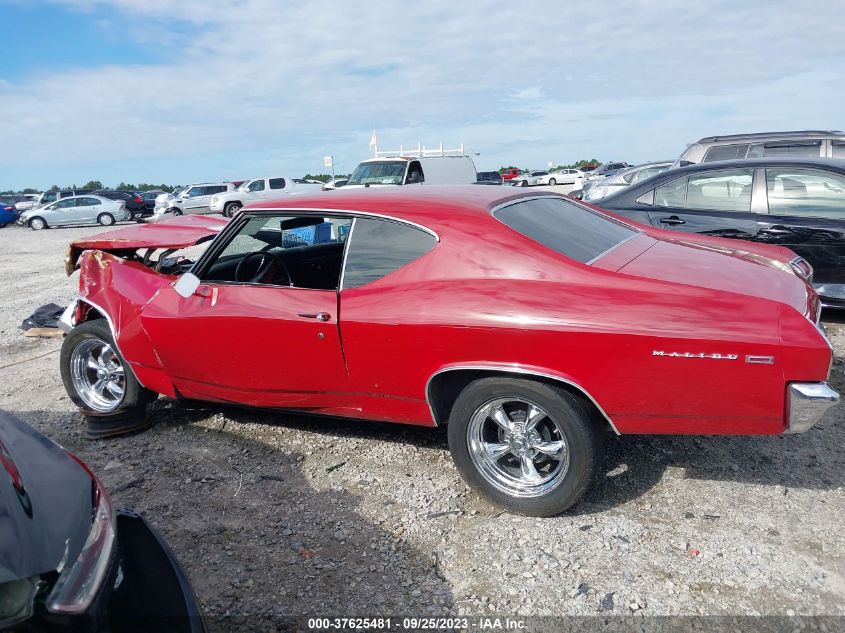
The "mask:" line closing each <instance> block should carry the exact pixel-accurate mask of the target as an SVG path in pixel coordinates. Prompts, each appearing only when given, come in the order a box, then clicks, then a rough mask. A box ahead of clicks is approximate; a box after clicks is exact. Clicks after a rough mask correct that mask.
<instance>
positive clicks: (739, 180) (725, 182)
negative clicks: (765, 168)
mask: <svg viewBox="0 0 845 633" xmlns="http://www.w3.org/2000/svg"><path fill="white" fill-rule="evenodd" d="M753 179H754V170H752V169H732V170H725V171H713V172H704V173H701V174H694V175H691V176H690V177H689V179H688V180H689V183H688V185H687V204H686V208H687V209H702V210H710V209H712V210H715V211H745V212H748V211H751V181H752V180H753Z"/></svg>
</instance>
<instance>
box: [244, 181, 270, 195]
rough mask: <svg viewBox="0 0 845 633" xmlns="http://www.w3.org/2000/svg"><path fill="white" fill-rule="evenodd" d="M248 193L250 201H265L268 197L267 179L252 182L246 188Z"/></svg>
mask: <svg viewBox="0 0 845 633" xmlns="http://www.w3.org/2000/svg"><path fill="white" fill-rule="evenodd" d="M246 190H247V191H248V192H249V197H250V199H251V200H266V199H267V198H268V197H269V189H268V188H267V179H266V178H262V179H260V180H253V181H252V182H251V183H249V186H248V187H247V188H246Z"/></svg>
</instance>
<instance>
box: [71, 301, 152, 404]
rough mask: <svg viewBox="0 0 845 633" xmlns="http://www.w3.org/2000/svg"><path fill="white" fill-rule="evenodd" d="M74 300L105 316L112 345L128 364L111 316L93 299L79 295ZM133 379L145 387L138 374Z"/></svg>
mask: <svg viewBox="0 0 845 633" xmlns="http://www.w3.org/2000/svg"><path fill="white" fill-rule="evenodd" d="M76 301H81V302H82V303H87V304H88V305H89V306H91V307H92V308H94V309H95V310H97V312H99V313H100V314H102V315H103V316H104V317H105V318H106V322H107V323H108V324H109V329H110V330H111V337H112V338H113V339H114V346H115V347H116V348H117V351H118V353H119V354H120V355H121V356H122V357H123V360H125V361H126V363H127V364H129V360H128V359H127V358H126V356H125V355H124V353H123V350H122V349H120V344H119V343H118V342H117V330H116V329H115V327H114V321H112V318H111V316H109V313H108V312H106V311H105V310H103V308H102V307H100V306H99V305H97V304H96V303H94V302H93V301H91V300H90V299H88V298H87V297H79V298H78V299H76ZM132 374H133V375H135V372H134V371H133V372H132ZM135 380H137V381H138V384H139V385H141V386H142V387H144V388H145V389H146V385H144V384H143V383H142V382H141V380H140V379H139V378H138V376H135Z"/></svg>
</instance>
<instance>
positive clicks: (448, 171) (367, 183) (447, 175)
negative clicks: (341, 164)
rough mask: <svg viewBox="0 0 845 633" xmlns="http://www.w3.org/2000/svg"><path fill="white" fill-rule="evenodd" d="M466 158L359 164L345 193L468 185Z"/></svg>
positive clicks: (471, 172) (471, 175)
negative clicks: (422, 186)
mask: <svg viewBox="0 0 845 633" xmlns="http://www.w3.org/2000/svg"><path fill="white" fill-rule="evenodd" d="M475 177H476V171H475V164H474V163H473V162H472V158H470V157H469V156H407V155H403V156H395V157H389V156H387V157H378V158H370V159H367V160H365V161H362V162H361V163H360V164H359V165H358V166H357V167H356V168H355V171H353V172H352V175H351V176H350V177H349V182H347V183H346V185H345V187H344V189H353V188H358V187H384V186H394V187H395V186H396V185H421V184H423V183H425V184H426V185H457V184H463V185H469V184H472V183H474V182H475Z"/></svg>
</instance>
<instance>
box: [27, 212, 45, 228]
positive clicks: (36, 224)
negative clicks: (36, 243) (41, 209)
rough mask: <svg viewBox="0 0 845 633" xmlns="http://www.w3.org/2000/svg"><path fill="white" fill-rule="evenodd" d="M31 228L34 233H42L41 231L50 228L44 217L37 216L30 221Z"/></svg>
mask: <svg viewBox="0 0 845 633" xmlns="http://www.w3.org/2000/svg"><path fill="white" fill-rule="evenodd" d="M29 228H31V229H32V230H33V231H40V230H41V229H46V228H48V227H47V221H46V220H45V219H44V218H42V217H38V216H36V217H34V218H32V219H31V220H30V221H29Z"/></svg>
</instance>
